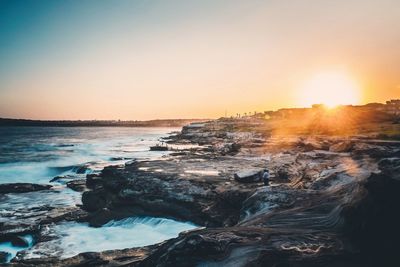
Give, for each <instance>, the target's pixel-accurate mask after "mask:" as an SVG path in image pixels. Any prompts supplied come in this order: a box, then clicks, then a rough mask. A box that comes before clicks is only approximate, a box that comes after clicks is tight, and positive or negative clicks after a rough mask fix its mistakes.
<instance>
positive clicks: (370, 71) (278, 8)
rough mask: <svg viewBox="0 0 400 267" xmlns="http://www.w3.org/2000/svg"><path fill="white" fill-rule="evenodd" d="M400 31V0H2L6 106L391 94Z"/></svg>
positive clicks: (0, 70) (12, 114)
mask: <svg viewBox="0 0 400 267" xmlns="http://www.w3.org/2000/svg"><path fill="white" fill-rule="evenodd" d="M399 33H400V2H398V1H395V0H383V1H379V2H378V1H373V0H367V1H361V0H350V1H343V2H342V1H340V2H339V1H329V2H327V1H315V0H300V1H295V2H294V1H290V2H289V1H276V0H275V1H267V2H266V1H256V0H254V1H246V2H244V1H208V0H207V1H160V0H158V1H145V0H141V1H124V0H122V1H102V0H100V1H61V0H54V1H48V0H41V1H32V0H26V1H20V0H16V1H0V34H1V36H2V38H1V41H0V58H1V60H0V117H2V118H21V119H40V120H79V119H80V120H91V119H97V120H118V119H121V120H150V119H171V118H172V119H185V118H210V119H211V118H216V117H221V116H223V115H224V114H225V112H227V115H228V116H229V115H235V114H236V113H245V112H253V111H260V112H262V111H265V110H275V109H278V108H284V107H302V106H309V104H310V103H314V102H315V103H318V102H324V103H326V104H329V105H336V104H366V103H369V102H384V101H386V100H389V99H393V98H399V97H400V50H399V49H398V44H399V43H400V34H399ZM332 100H334V101H332Z"/></svg>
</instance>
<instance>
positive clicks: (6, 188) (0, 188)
mask: <svg viewBox="0 0 400 267" xmlns="http://www.w3.org/2000/svg"><path fill="white" fill-rule="evenodd" d="M51 187H52V186H51V185H46V184H30V183H11V184H0V194H8V193H26V192H33V191H41V190H48V189H50V188H51Z"/></svg>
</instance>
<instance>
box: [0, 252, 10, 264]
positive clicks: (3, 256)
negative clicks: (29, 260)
mask: <svg viewBox="0 0 400 267" xmlns="http://www.w3.org/2000/svg"><path fill="white" fill-rule="evenodd" d="M9 257H11V254H10V253H8V252H5V251H0V263H6V262H7V260H8V258H9Z"/></svg>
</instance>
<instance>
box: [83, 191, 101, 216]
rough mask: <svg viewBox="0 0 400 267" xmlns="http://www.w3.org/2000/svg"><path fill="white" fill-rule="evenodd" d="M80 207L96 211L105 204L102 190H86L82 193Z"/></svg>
mask: <svg viewBox="0 0 400 267" xmlns="http://www.w3.org/2000/svg"><path fill="white" fill-rule="evenodd" d="M82 205H83V206H82V208H83V209H84V210H86V211H97V210H100V209H102V208H104V207H105V206H106V196H105V191H104V190H99V191H86V192H83V194H82Z"/></svg>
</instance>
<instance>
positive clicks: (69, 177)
mask: <svg viewBox="0 0 400 267" xmlns="http://www.w3.org/2000/svg"><path fill="white" fill-rule="evenodd" d="M72 179H76V177H75V176H73V175H59V176H56V177H54V178H53V179H51V180H50V181H49V182H50V183H54V182H62V183H65V182H66V181H69V180H72Z"/></svg>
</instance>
